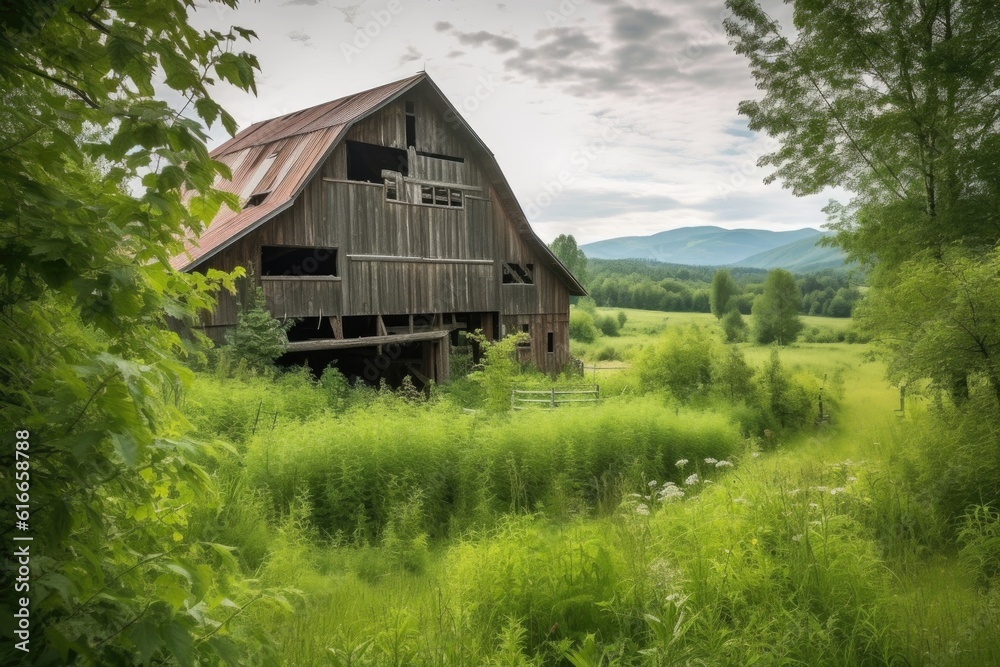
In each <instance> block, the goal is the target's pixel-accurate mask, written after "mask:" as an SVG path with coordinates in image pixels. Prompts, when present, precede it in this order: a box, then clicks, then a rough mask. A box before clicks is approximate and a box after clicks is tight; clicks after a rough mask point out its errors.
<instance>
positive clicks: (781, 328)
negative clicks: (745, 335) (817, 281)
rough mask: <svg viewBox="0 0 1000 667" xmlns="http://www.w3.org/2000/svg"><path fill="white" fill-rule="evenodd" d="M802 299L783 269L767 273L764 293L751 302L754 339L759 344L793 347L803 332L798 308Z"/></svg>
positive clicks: (791, 279) (793, 280)
mask: <svg viewBox="0 0 1000 667" xmlns="http://www.w3.org/2000/svg"><path fill="white" fill-rule="evenodd" d="M801 302H802V296H801V295H800V294H799V288H798V286H797V285H796V284H795V278H794V277H792V274H790V273H789V272H788V271H785V270H784V269H774V270H773V271H770V272H768V274H767V280H766V281H765V283H764V293H763V294H761V295H760V296H759V297H757V298H756V299H754V302H753V311H752V314H753V337H754V340H755V341H756V342H758V343H761V344H764V345H766V344H768V343H777V344H778V345H788V344H789V343H794V342H795V339H796V337H797V336H798V335H799V332H800V331H802V327H803V324H802V321H801V320H800V319H799V304H800V303H801Z"/></svg>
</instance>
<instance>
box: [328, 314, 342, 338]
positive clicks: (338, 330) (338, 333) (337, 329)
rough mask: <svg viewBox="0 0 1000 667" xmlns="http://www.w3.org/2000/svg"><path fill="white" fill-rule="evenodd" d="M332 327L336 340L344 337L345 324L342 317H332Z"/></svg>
mask: <svg viewBox="0 0 1000 667" xmlns="http://www.w3.org/2000/svg"><path fill="white" fill-rule="evenodd" d="M330 327H331V328H333V337H334V338H343V337H344V323H343V322H342V321H341V320H340V315H331V316H330Z"/></svg>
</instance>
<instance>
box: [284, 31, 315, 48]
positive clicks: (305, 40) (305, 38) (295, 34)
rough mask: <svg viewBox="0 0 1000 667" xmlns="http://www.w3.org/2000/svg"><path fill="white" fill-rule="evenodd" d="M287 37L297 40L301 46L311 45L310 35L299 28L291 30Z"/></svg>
mask: <svg viewBox="0 0 1000 667" xmlns="http://www.w3.org/2000/svg"><path fill="white" fill-rule="evenodd" d="M288 39H290V40H292V41H293V42H299V43H300V44H302V45H303V46H312V37H310V36H309V35H308V34H306V33H304V32H302V31H301V30H293V31H291V32H290V33H288Z"/></svg>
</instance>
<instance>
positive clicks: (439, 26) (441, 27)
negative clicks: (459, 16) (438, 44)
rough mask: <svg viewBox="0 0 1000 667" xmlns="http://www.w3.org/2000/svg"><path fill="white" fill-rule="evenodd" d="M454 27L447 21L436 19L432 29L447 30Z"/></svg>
mask: <svg viewBox="0 0 1000 667" xmlns="http://www.w3.org/2000/svg"><path fill="white" fill-rule="evenodd" d="M454 27H455V26H453V25H452V24H450V23H448V22H447V21H438V22H437V23H435V24H434V29H435V30H437V31H438V32H448V31H449V30H451V29H452V28H454Z"/></svg>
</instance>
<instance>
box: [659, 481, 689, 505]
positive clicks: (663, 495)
mask: <svg viewBox="0 0 1000 667" xmlns="http://www.w3.org/2000/svg"><path fill="white" fill-rule="evenodd" d="M659 497H660V500H663V501H668V500H674V499H675V498H683V497H684V492H683V491H681V490H680V489H679V488H678V487H677V485H676V484H674V483H673V482H667V483H666V484H664V485H663V488H662V489H660V494H659Z"/></svg>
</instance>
